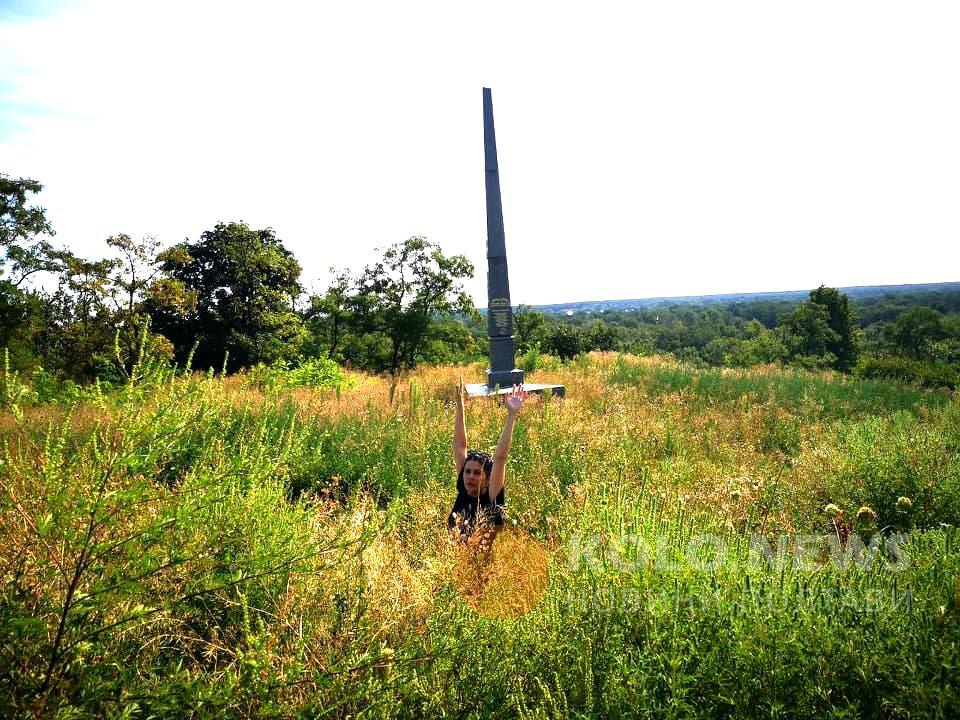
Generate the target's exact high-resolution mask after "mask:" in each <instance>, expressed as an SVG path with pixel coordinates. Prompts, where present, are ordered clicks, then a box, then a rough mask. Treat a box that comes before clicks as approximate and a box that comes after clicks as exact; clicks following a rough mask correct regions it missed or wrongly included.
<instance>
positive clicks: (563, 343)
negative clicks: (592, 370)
mask: <svg viewBox="0 0 960 720" xmlns="http://www.w3.org/2000/svg"><path fill="white" fill-rule="evenodd" d="M582 348H583V338H582V336H581V335H580V331H579V330H577V328H575V327H573V325H570V324H568V323H561V324H559V325H555V326H554V327H553V328H552V329H551V330H550V334H549V335H548V336H547V339H546V342H545V343H544V346H543V349H544V351H546V352H547V353H549V354H550V355H556V356H557V357H558V358H560V359H561V360H572V359H573V358H575V357H576V356H577V355H579V354H580V352H581V350H582Z"/></svg>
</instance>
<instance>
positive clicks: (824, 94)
mask: <svg viewBox="0 0 960 720" xmlns="http://www.w3.org/2000/svg"><path fill="white" fill-rule="evenodd" d="M957 37H960V4H958V3H956V2H952V1H950V2H936V1H930V2H923V3H906V2H886V1H884V0H871V1H870V2H860V1H856V0H829V1H827V2H823V1H821V0H808V1H807V2H802V3H781V2H771V1H770V0H760V1H757V2H743V1H740V0H730V1H727V2H716V1H715V0H713V1H710V2H692V1H688V0H672V1H671V2H627V3H607V2H593V3H569V2H561V1H554V2H550V3H540V2H523V3H520V2H516V1H515V0H514V1H513V2H496V1H491V2H485V3H453V2H449V0H447V1H446V2H416V1H406V2H382V3H381V2H363V1H358V2H349V3H347V2H337V3H333V2H317V3H309V4H308V3H292V2H291V3H286V2H271V3H263V2H256V3H245V2H223V3H220V2H196V1H193V2H179V0H173V1H170V2H164V3H150V4H147V3H136V2H129V1H123V2H110V1H108V2H99V1H96V2H85V1H83V0H68V1H66V2H49V1H46V2H32V3H25V2H8V1H5V0H0V172H3V173H6V174H8V175H13V176H23V177H30V178H34V179H36V180H38V181H40V182H41V183H43V185H44V190H43V192H42V193H41V194H40V195H39V196H37V202H38V204H40V205H42V206H43V207H45V208H46V209H47V214H48V217H49V219H50V220H51V222H52V223H53V226H54V228H55V230H56V232H57V236H56V238H55V239H56V241H57V242H59V243H61V244H65V245H67V246H68V247H70V248H71V249H72V250H74V251H75V252H78V253H80V254H83V255H86V256H88V257H93V256H103V255H106V254H107V247H106V245H105V243H104V240H105V238H106V237H108V236H109V235H113V234H116V233H121V232H123V233H128V234H130V235H133V236H135V237H136V236H141V235H144V234H150V235H153V236H155V237H156V238H157V239H158V240H160V241H161V242H162V243H164V244H173V243H175V242H179V241H181V240H183V239H185V238H189V239H191V240H196V239H197V238H198V237H199V235H200V233H202V232H203V231H204V230H207V229H211V228H212V227H213V226H214V225H215V224H216V223H217V222H221V221H223V222H229V221H244V222H246V223H248V224H249V225H251V226H253V227H256V228H260V227H272V228H273V229H274V230H275V231H276V233H277V235H278V237H279V238H280V239H281V240H282V241H283V243H284V244H285V246H286V247H287V248H289V249H290V250H291V251H292V252H293V253H294V255H295V256H296V257H297V258H298V259H299V261H300V263H301V265H302V266H303V269H304V272H303V275H302V276H301V282H302V283H303V284H304V285H305V286H306V287H307V289H308V290H312V291H317V292H319V291H322V290H323V289H324V288H325V287H326V286H327V284H328V280H329V277H330V276H329V268H330V267H332V266H335V267H338V268H344V267H346V268H351V269H352V270H354V271H359V270H360V269H361V268H362V267H363V265H365V264H366V263H368V262H371V261H373V260H374V259H376V258H377V257H378V252H377V249H378V248H380V249H382V248H385V247H387V246H389V245H390V244H392V243H394V242H398V241H402V240H404V239H405V238H407V237H410V236H412V235H424V236H426V237H427V238H428V239H430V240H432V241H434V242H436V243H438V244H439V245H440V247H441V248H442V249H443V251H444V252H445V253H446V254H448V255H450V254H464V255H466V256H467V257H468V258H469V259H470V260H471V261H472V262H473V263H474V265H475V267H476V275H475V278H474V279H473V280H472V281H470V282H469V283H468V284H467V289H468V290H469V291H470V293H471V294H472V295H473V297H474V300H475V302H476V303H477V305H479V306H481V307H482V306H485V305H486V255H485V253H486V249H485V243H486V220H485V204H484V180H483V117H482V93H481V89H482V88H483V87H484V86H486V87H490V88H492V91H493V103H494V113H495V118H496V132H497V143H498V150H499V164H500V181H501V188H502V197H503V208H504V223H505V229H506V244H507V254H508V260H509V269H510V288H511V296H512V297H511V299H512V302H513V303H514V304H518V303H527V304H542V303H563V302H573V301H581V300H600V299H620V298H640V297H653V296H672V295H697V294H711V293H726V292H761V291H775V290H795V289H810V288H814V287H817V286H819V285H821V284H826V285H830V286H852V285H873V284H898V283H920V282H943V281H955V280H960V277H958V266H960V263H958V260H960V131H958V130H957V129H958V128H960V93H958V92H957V88H958V87H960V82H958V81H960V43H958V42H957V41H956V38H957Z"/></svg>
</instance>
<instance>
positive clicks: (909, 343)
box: [889, 307, 948, 360]
mask: <svg viewBox="0 0 960 720" xmlns="http://www.w3.org/2000/svg"><path fill="white" fill-rule="evenodd" d="M889 332H890V339H891V341H892V342H893V344H894V345H895V346H896V348H897V350H898V351H899V352H900V354H903V355H906V356H907V357H911V358H914V359H915V360H923V359H926V358H929V357H930V356H931V355H932V354H933V349H934V346H935V345H936V343H938V342H939V341H941V340H943V339H944V338H946V337H947V336H948V331H947V327H946V325H945V324H944V316H943V314H942V313H939V312H937V311H936V310H933V309H932V308H928V307H915V308H911V309H910V310H907V311H906V312H905V313H903V314H902V315H900V317H898V318H897V320H896V322H895V323H893V326H892V327H891V328H890V331H889Z"/></svg>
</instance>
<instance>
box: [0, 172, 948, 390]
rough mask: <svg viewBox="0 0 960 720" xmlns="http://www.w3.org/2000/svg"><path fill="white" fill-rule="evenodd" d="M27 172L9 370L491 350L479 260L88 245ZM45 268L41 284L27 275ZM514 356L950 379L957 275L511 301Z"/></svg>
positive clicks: (416, 240)
mask: <svg viewBox="0 0 960 720" xmlns="http://www.w3.org/2000/svg"><path fill="white" fill-rule="evenodd" d="M41 189H42V186H41V184H40V183H39V182H37V181H35V180H32V179H25V178H13V177H10V176H7V175H3V174H0V250H2V253H3V254H2V256H0V347H3V348H5V350H6V352H7V354H8V363H9V365H10V366H11V367H12V368H14V369H18V370H27V371H35V372H36V371H38V369H39V371H41V372H44V373H51V374H53V375H54V376H55V377H57V378H61V379H71V380H76V381H89V380H93V379H98V380H101V381H114V380H120V379H122V378H123V376H124V375H125V373H126V372H128V371H129V369H130V367H131V366H132V365H133V363H134V362H135V359H136V358H137V356H138V353H139V352H140V345H141V339H144V340H145V344H146V346H147V347H148V350H149V352H150V353H152V354H153V355H154V356H156V357H158V358H160V359H162V360H167V361H171V362H176V363H178V364H179V365H181V366H184V365H187V364H190V366H191V367H193V368H196V369H207V368H215V369H221V368H222V369H224V370H226V371H228V372H232V371H235V370H238V369H241V368H244V367H250V366H252V365H256V364H259V363H264V364H273V363H285V364H298V363H303V362H306V361H310V360H313V359H320V358H323V359H329V360H332V361H335V362H337V363H340V364H344V365H347V366H351V367H354V368H357V369H362V370H368V371H372V372H389V373H391V374H392V375H393V376H394V377H397V376H399V375H400V374H402V373H403V372H404V371H405V370H406V369H408V368H411V367H413V366H414V365H416V364H417V363H418V362H433V363H458V362H469V361H476V360H481V359H483V358H484V357H485V356H486V353H487V345H486V331H485V325H484V323H483V318H482V315H481V313H480V312H478V310H477V309H476V308H475V307H474V306H473V304H472V301H471V300H470V297H469V296H468V295H467V294H466V292H465V290H464V286H463V282H464V281H465V280H466V279H467V278H470V277H472V276H473V272H474V268H473V266H472V264H471V263H470V262H469V260H467V258H465V257H463V256H461V255H454V256H447V255H446V254H444V253H443V251H442V250H441V248H440V247H439V246H438V245H436V244H435V243H433V242H430V241H429V240H427V239H426V238H423V237H419V236H414V237H411V238H408V239H406V240H404V241H402V242H397V243H395V244H393V245H391V246H389V247H387V248H385V249H383V250H382V251H381V252H382V256H381V257H380V258H379V259H378V260H376V261H375V262H373V263H371V264H369V265H367V266H366V267H364V268H363V269H362V270H361V271H359V272H356V273H352V272H351V271H349V270H346V269H341V270H334V269H331V277H330V282H329V284H328V287H327V289H326V290H324V291H323V292H320V293H314V294H309V293H306V292H305V290H304V287H303V285H302V284H301V281H300V276H301V266H300V264H299V262H298V261H297V259H296V258H295V257H294V256H293V254H292V253H291V252H290V251H289V250H288V249H287V248H286V247H284V245H283V243H282V241H281V240H280V239H279V238H278V237H277V236H276V234H275V233H274V231H273V230H272V229H270V228H265V229H256V228H251V227H249V226H248V225H247V224H245V223H243V222H226V223H218V224H217V225H215V226H214V227H213V228H211V229H209V230H207V231H205V232H203V233H201V234H200V236H199V238H197V239H196V240H192V241H191V240H189V239H187V240H184V241H183V242H180V243H177V244H175V245H173V246H170V247H161V245H160V243H159V242H157V241H156V240H155V239H153V238H151V237H143V238H139V239H134V238H132V237H131V236H129V235H126V234H118V235H114V236H111V237H109V238H107V239H106V244H107V246H108V248H109V249H110V251H111V253H112V255H111V256H110V257H105V258H97V259H88V258H82V257H79V256H77V255H75V254H74V253H73V252H71V251H69V250H68V249H66V248H62V247H57V246H55V245H54V244H53V241H52V238H53V237H54V228H53V227H52V226H51V224H50V222H49V221H48V219H47V217H46V213H45V212H44V210H43V208H40V207H37V206H36V205H33V204H32V200H31V195H33V194H35V193H38V192H39V191H40V190H41ZM40 276H45V277H47V278H53V279H54V281H55V286H53V287H52V288H51V287H50V286H49V284H48V285H47V287H48V288H49V289H44V288H43V286H40V285H37V284H35V283H33V282H32V280H34V279H36V278H37V277H40ZM514 320H515V323H514V326H515V332H516V342H517V350H518V354H519V355H520V356H521V357H520V360H519V362H520V364H521V365H524V366H526V367H527V369H533V368H535V367H536V365H537V358H538V357H539V355H540V354H541V353H544V354H549V355H552V356H556V357H558V358H560V359H561V360H568V359H572V358H574V357H576V356H577V355H578V354H580V353H582V352H586V351H590V350H607V351H610V350H614V351H623V352H630V353H636V354H652V353H658V354H670V355H673V356H675V357H677V358H678V359H680V360H683V361H685V362H689V363H693V364H698V365H713V366H731V367H749V366H753V365H758V364H765V363H777V364H790V365H796V366H800V367H804V368H810V369H817V368H830V369H834V370H837V371H840V372H845V373H857V374H860V375H864V376H870V377H897V378H902V379H907V380H910V381H914V382H919V383H921V384H925V385H934V386H936V385H943V386H948V387H955V386H956V385H957V381H958V371H960V292H956V291H955V292H945V291H941V292H927V293H917V294H913V295H896V296H884V297H879V298H877V297H873V298H864V299H860V300H857V301H853V300H851V299H850V298H849V297H848V296H847V295H846V294H844V293H842V292H840V291H838V290H837V289H835V288H829V287H819V288H816V289H815V290H812V291H811V292H810V296H809V297H808V298H807V299H806V300H805V301H803V302H799V303H796V302H790V301H785V300H770V301H750V302H732V303H729V304H726V305H722V304H714V305H704V306H698V305H694V304H682V305H681V304H676V305H670V306H662V307H656V308H642V309H634V310H620V311H609V312H605V313H603V314H592V313H578V314H576V315H574V316H572V317H563V318H557V317H555V316H552V315H546V314H544V313H542V312H540V311H538V310H534V309H532V308H530V307H526V306H522V305H521V306H520V307H518V308H517V309H516V311H515V313H514Z"/></svg>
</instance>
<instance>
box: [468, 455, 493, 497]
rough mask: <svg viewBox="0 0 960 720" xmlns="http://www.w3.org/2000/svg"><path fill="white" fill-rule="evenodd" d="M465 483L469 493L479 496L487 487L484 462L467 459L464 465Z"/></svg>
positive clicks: (471, 495) (472, 495)
mask: <svg viewBox="0 0 960 720" xmlns="http://www.w3.org/2000/svg"><path fill="white" fill-rule="evenodd" d="M463 485H464V487H466V488H467V495H469V496H470V497H475V498H478V497H480V493H481V492H483V490H484V489H485V488H486V487H487V476H486V475H485V474H484V472H483V462H481V461H480V460H467V462H466V464H465V465H464V466H463Z"/></svg>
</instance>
